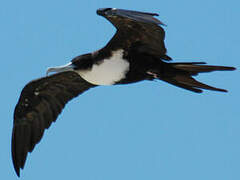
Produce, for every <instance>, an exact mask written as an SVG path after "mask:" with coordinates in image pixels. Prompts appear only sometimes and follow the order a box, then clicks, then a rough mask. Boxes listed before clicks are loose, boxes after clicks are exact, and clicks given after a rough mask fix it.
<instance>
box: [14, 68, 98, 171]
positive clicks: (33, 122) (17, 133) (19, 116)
mask: <svg viewBox="0 0 240 180" xmlns="http://www.w3.org/2000/svg"><path fill="white" fill-rule="evenodd" d="M92 87H95V85H92V84H90V83H88V82H86V81H85V80H83V79H82V78H81V77H80V76H79V75H78V74H77V73H75V72H63V73H58V74H54V75H52V76H48V77H44V78H41V79H37V80H34V81H32V82H30V83H28V84H27V85H26V86H25V87H24V88H23V90H22V92H21V96H20V98H19V101H18V103H17V105H16V107H15V111H14V125H13V131H12V160H13V164H14V168H15V171H16V173H17V175H18V176H20V169H23V168H24V164H25V161H26V158H27V154H28V152H32V151H33V149H34V147H35V145H36V144H37V143H38V142H39V141H40V140H41V138H42V136H43V134H44V130H45V129H47V128H49V126H50V125H51V123H52V122H54V121H56V118H57V116H58V115H59V114H60V113H61V111H62V109H63V108H64V106H65V104H66V103H67V102H68V101H70V100H71V99H72V98H74V97H76V96H78V95H79V94H81V93H83V92H84V91H86V90H88V89H89V88H92Z"/></svg>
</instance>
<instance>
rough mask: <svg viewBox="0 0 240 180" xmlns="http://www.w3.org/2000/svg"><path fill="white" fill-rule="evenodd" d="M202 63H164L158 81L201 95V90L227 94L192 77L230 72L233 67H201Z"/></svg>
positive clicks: (223, 90)
mask: <svg viewBox="0 0 240 180" xmlns="http://www.w3.org/2000/svg"><path fill="white" fill-rule="evenodd" d="M203 64H205V63H204V62H191V63H165V64H164V71H163V72H162V73H160V74H159V79H161V80H163V81H165V82H168V83H170V84H173V85H175V86H178V87H181V88H184V89H186V90H190V91H193V92H196V93H201V92H202V89H207V90H212V91H221V92H227V90H225V89H220V88H216V87H213V86H209V85H207V84H204V83H201V82H199V81H197V80H195V79H194V78H193V77H192V76H195V75H197V74H198V73H203V72H211V71H232V70H235V68H234V67H227V66H210V65H203Z"/></svg>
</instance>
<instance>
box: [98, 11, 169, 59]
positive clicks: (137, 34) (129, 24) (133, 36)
mask: <svg viewBox="0 0 240 180" xmlns="http://www.w3.org/2000/svg"><path fill="white" fill-rule="evenodd" d="M97 14H98V15H101V16H103V17H105V18H106V19H108V20H109V21H110V22H111V23H112V24H113V25H114V26H115V27H116V28H117V32H116V33H115V35H114V36H113V38H112V39H111V40H110V42H109V43H108V44H107V45H106V47H105V48H111V49H117V48H124V49H129V48H134V50H135V51H138V52H140V53H147V54H151V55H154V56H156V57H158V58H161V59H164V60H171V58H170V57H169V56H167V55H166V52H167V50H166V48H165V44H164V38H165V31H164V29H163V28H162V27H161V26H160V25H164V24H163V23H162V22H161V21H159V20H158V19H156V18H154V16H158V14H155V13H145V12H138V11H130V10H123V9H115V8H104V9H98V10H97Z"/></svg>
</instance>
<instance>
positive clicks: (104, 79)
mask: <svg viewBox="0 0 240 180" xmlns="http://www.w3.org/2000/svg"><path fill="white" fill-rule="evenodd" d="M122 57H123V50H122V49H121V50H117V51H113V52H112V56H111V57H110V58H108V59H104V60H103V62H100V63H99V64H94V65H93V66H92V69H89V70H78V71H77V72H78V74H79V75H80V76H81V77H82V78H83V79H85V80H86V81H88V82H90V83H92V84H95V85H112V84H114V83H115V82H118V81H120V80H121V79H123V78H125V75H126V73H127V71H128V70H129V62H128V61H126V60H124V59H123V58H122Z"/></svg>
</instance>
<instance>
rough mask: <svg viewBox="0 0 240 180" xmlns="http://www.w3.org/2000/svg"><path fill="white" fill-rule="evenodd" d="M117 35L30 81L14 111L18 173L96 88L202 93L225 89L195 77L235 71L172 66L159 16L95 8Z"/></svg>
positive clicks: (14, 155) (197, 65) (199, 65)
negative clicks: (166, 87) (148, 83)
mask: <svg viewBox="0 0 240 180" xmlns="http://www.w3.org/2000/svg"><path fill="white" fill-rule="evenodd" d="M97 14H98V15H101V16H103V17H105V18H106V19H108V20H109V21H110V22H111V23H112V24H113V25H114V26H115V27H116V28H117V32H116V34H115V35H114V37H113V38H112V39H111V40H110V42H109V43H108V44H107V45H106V46H105V47H103V48H102V49H100V50H97V51H95V52H92V53H88V54H84V55H80V56H77V57H76V58H74V59H73V60H72V61H71V62H70V63H68V64H67V65H64V66H59V67H53V68H49V69H48V71H47V74H49V73H51V72H55V74H53V75H49V76H47V77H44V78H40V79H37V80H34V81H32V82H30V83H28V84H27V85H26V86H25V87H24V88H23V90H22V93H21V96H20V99H19V101H18V103H17V105H16V108H15V111H14V126H13V134H12V159H13V164H14V168H15V171H16V172H17V175H18V176H19V175H20V168H21V169H23V167H24V164H25V161H26V157H27V154H28V152H31V151H32V150H33V149H34V147H35V145H36V144H37V143H38V142H39V141H40V140H41V138H42V136H43V133H44V130H45V129H47V128H48V127H49V126H50V125H51V123H52V122H54V121H55V120H56V119H57V116H58V115H59V114H60V113H61V111H62V109H63V108H64V106H65V104H66V103H67V102H68V101H70V100H71V99H72V98H74V97H76V96H78V95H79V94H81V93H83V92H85V91H86V90H88V89H90V88H93V87H95V86H98V85H115V84H129V83H134V82H138V81H142V80H154V79H157V80H162V81H165V82H168V83H170V84H173V85H175V86H178V87H181V88H184V89H187V90H190V91H193V92H196V93H201V92H202V89H207V90H214V91H222V92H226V90H224V89H219V88H215V87H212V86H209V85H206V84H203V83H201V82H198V81H197V80H195V79H194V78H193V76H196V75H197V74H199V73H203V72H211V71H226V70H234V69H235V68H233V67H226V66H209V65H204V64H205V63H203V62H189V63H185V62H184V63H171V62H169V61H170V60H171V58H170V57H169V56H168V55H167V50H166V48H165V44H164V38H165V32H164V30H163V28H162V27H161V25H164V24H163V23H162V22H161V21H159V20H158V19H156V18H154V17H153V16H156V15H157V14H154V13H143V12H137V11H129V10H122V9H115V8H105V9H99V10H97Z"/></svg>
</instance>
